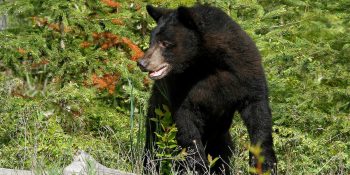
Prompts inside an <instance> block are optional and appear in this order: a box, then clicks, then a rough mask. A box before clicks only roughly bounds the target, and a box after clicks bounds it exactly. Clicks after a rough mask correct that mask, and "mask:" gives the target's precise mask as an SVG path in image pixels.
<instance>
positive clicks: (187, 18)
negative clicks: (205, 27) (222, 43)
mask: <svg viewBox="0 0 350 175" xmlns="http://www.w3.org/2000/svg"><path fill="white" fill-rule="evenodd" d="M177 17H178V19H179V21H180V22H181V23H182V24H183V25H185V26H186V27H187V28H189V29H193V30H196V29H197V25H196V23H195V21H194V18H195V16H194V14H193V13H192V12H191V9H189V8H188V7H179V8H178V9H177Z"/></svg>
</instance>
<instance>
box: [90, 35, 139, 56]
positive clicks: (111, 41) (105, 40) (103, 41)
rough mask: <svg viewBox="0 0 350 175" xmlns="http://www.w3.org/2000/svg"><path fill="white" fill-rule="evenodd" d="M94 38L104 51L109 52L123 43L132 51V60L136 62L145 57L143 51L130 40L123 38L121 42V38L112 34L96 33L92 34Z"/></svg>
mask: <svg viewBox="0 0 350 175" xmlns="http://www.w3.org/2000/svg"><path fill="white" fill-rule="evenodd" d="M92 38H93V39H94V43H95V44H97V45H99V46H100V48H101V49H102V50H107V49H110V48H112V47H114V46H116V45H118V44H120V43H123V44H125V45H126V46H128V47H129V48H130V50H131V51H132V55H131V60H133V61H136V60H137V59H139V58H141V57H143V54H144V53H143V51H142V50H141V49H140V48H139V47H138V46H137V45H136V44H134V43H133V42H132V41H131V40H130V39H129V38H126V37H122V38H121V41H120V36H118V35H115V34H113V33H111V32H102V33H96V32H94V33H92Z"/></svg>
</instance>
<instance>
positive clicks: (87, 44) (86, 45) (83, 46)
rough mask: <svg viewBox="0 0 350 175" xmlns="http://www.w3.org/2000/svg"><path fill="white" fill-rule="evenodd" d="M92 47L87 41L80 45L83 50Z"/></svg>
mask: <svg viewBox="0 0 350 175" xmlns="http://www.w3.org/2000/svg"><path fill="white" fill-rule="evenodd" d="M90 46H91V43H90V42H87V41H83V42H82V43H80V47H81V48H88V47H90Z"/></svg>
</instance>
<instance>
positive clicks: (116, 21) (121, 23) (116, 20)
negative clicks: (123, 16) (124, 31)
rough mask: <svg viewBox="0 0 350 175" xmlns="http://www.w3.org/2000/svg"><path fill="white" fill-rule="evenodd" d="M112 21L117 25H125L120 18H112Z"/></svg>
mask: <svg viewBox="0 0 350 175" xmlns="http://www.w3.org/2000/svg"><path fill="white" fill-rule="evenodd" d="M112 23H113V24H116V25H124V22H123V21H122V20H120V19H112Z"/></svg>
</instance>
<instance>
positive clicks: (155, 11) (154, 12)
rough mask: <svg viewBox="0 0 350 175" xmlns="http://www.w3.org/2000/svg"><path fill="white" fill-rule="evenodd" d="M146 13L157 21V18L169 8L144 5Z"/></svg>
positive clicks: (168, 10) (167, 11)
mask: <svg viewBox="0 0 350 175" xmlns="http://www.w3.org/2000/svg"><path fill="white" fill-rule="evenodd" d="M146 9H147V12H148V14H149V15H150V16H151V17H152V18H153V19H154V20H155V21H156V22H158V20H159V18H160V17H162V16H163V15H165V14H167V13H169V12H170V9H165V8H158V7H153V6H152V5H147V6H146Z"/></svg>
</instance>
